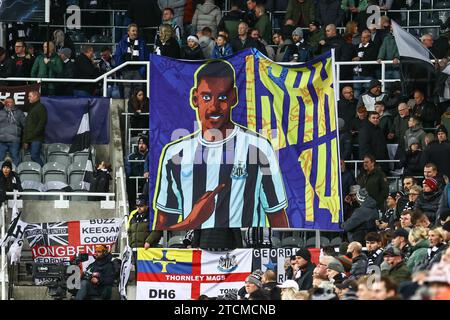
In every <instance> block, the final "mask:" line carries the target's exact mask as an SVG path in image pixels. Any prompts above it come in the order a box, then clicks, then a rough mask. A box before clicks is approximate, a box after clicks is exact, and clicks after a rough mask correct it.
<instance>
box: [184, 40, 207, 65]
mask: <svg viewBox="0 0 450 320" xmlns="http://www.w3.org/2000/svg"><path fill="white" fill-rule="evenodd" d="M182 58H183V59H186V60H203V59H205V56H204V55H203V51H202V48H201V47H200V42H199V40H198V37H197V36H196V35H193V36H189V37H188V38H187V47H184V48H183V51H182Z"/></svg>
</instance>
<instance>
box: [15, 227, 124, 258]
mask: <svg viewBox="0 0 450 320" xmlns="http://www.w3.org/2000/svg"><path fill="white" fill-rule="evenodd" d="M122 222H123V221H122V219H94V220H80V221H69V222H55V223H29V224H28V226H27V227H26V229H25V233H24V236H25V238H26V239H27V241H28V242H29V244H30V247H31V253H32V257H33V259H34V261H35V262H36V263H45V264H55V263H68V262H69V261H71V260H73V258H74V257H75V255H76V254H81V253H87V254H88V255H89V258H90V261H88V262H85V263H83V265H88V264H89V263H91V262H92V261H94V258H93V255H94V253H95V246H96V245H99V244H103V245H106V246H107V248H108V250H111V248H112V246H113V245H114V243H115V242H116V241H117V237H118V235H119V231H120V228H121V225H122Z"/></svg>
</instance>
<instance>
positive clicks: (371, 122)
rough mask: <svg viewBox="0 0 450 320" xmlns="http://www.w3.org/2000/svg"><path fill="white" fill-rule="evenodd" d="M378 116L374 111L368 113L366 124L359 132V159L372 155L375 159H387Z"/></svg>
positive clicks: (384, 140)
mask: <svg viewBox="0 0 450 320" xmlns="http://www.w3.org/2000/svg"><path fill="white" fill-rule="evenodd" d="M379 123H380V115H379V114H378V113H377V112H375V111H370V112H369V113H368V122H367V123H366V125H364V126H363V127H362V128H361V131H360V132H359V139H358V140H359V158H360V159H363V157H364V156H365V155H366V154H372V155H374V156H375V159H380V160H386V159H389V157H388V151H387V147H386V138H385V136H384V133H383V131H382V129H381V128H380V126H379Z"/></svg>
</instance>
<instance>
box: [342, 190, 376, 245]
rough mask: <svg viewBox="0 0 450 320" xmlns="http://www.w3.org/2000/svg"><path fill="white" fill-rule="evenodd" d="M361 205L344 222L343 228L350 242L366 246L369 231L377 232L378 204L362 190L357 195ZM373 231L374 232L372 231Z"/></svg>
mask: <svg viewBox="0 0 450 320" xmlns="http://www.w3.org/2000/svg"><path fill="white" fill-rule="evenodd" d="M356 198H357V200H358V202H359V203H360V207H359V208H357V209H356V210H355V211H354V212H353V214H352V215H351V216H350V218H349V219H347V220H346V221H344V223H343V224H342V228H343V229H344V231H345V232H346V233H347V237H348V240H349V241H350V242H352V241H358V242H359V243H361V244H365V240H364V238H365V236H366V234H367V232H369V231H375V230H376V224H375V221H376V220H377V219H378V210H377V203H376V202H375V200H374V199H373V198H372V197H370V196H369V195H368V193H367V190H366V189H364V188H362V189H360V190H359V192H358V193H357V194H356ZM371 229H372V230H371Z"/></svg>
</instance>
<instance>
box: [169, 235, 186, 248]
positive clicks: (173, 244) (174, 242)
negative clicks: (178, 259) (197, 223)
mask: <svg viewBox="0 0 450 320" xmlns="http://www.w3.org/2000/svg"><path fill="white" fill-rule="evenodd" d="M183 239H184V237H182V236H174V237H172V238H170V239H169V243H168V244H167V245H168V247H169V248H184V244H183Z"/></svg>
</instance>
